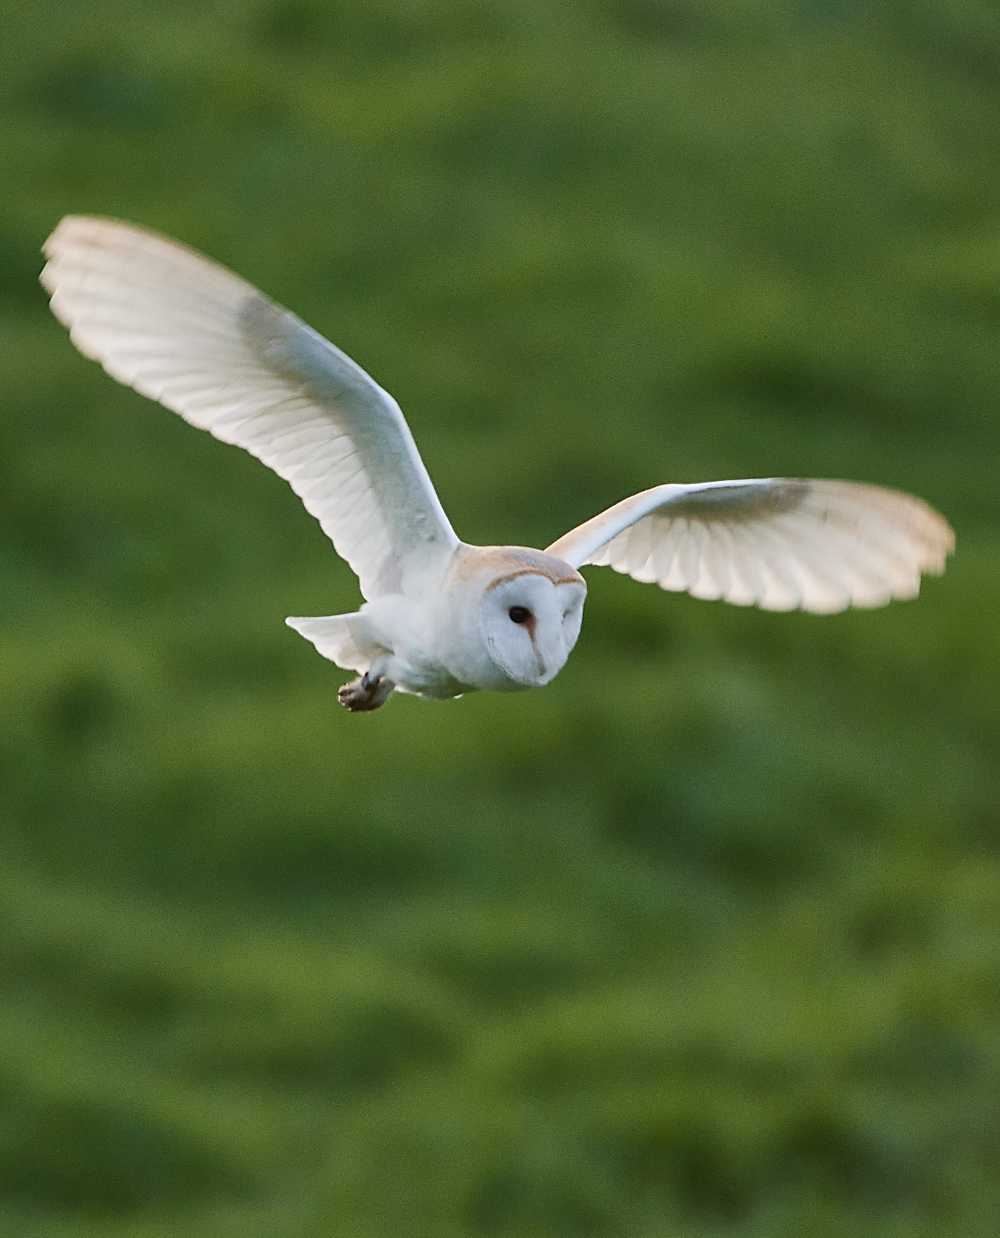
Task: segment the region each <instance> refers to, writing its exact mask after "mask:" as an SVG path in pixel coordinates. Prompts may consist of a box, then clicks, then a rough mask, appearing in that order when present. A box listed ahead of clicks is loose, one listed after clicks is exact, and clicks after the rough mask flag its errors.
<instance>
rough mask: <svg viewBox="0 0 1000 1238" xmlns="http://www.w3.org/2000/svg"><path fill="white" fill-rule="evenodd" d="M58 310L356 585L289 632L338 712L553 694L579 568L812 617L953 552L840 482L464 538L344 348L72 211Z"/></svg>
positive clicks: (758, 487) (86, 350)
mask: <svg viewBox="0 0 1000 1238" xmlns="http://www.w3.org/2000/svg"><path fill="white" fill-rule="evenodd" d="M45 254H46V256H47V258H48V262H47V264H46V266H45V268H44V270H43V271H42V274H41V280H42V283H43V285H44V286H45V288H46V289H47V290H48V291H49V292H50V293H51V294H52V296H51V305H52V311H53V313H54V314H55V315H56V317H57V318H58V319H59V320H60V321H61V322H63V323H65V324H66V326H67V327H69V331H70V337H71V339H72V340H73V342H74V344H76V346H77V348H79V350H80V351H81V352H82V353H83V354H84V355H85V356H87V357H92V358H93V359H94V360H96V361H99V362H100V363H101V364H102V365H103V366H104V368H105V369H106V370H107V372H108V373H109V374H110V375H111V376H112V377H114V378H116V379H118V380H119V381H120V382H123V383H126V384H128V385H129V386H131V387H134V388H135V389H136V391H140V392H142V394H143V395H148V396H150V397H152V398H153V399H155V400H159V401H160V403H161V404H164V405H166V407H167V408H170V409H173V410H174V411H175V412H177V413H180V415H181V416H182V417H183V418H184V419H185V420H186V421H189V422H191V424H192V425H195V426H198V427H200V428H201V429H205V430H209V431H211V433H212V434H214V435H215V436H216V438H219V439H222V440H223V441H225V442H227V443H235V444H237V445H238V446H240V447H244V448H246V450H247V451H250V452H252V453H253V454H254V455H255V456H257V457H258V458H259V459H261V460H263V462H264V463H265V464H267V465H269V466H270V467H271V468H272V469H274V471H275V472H276V473H278V474H279V476H281V477H283V478H285V480H286V481H288V482H289V484H290V485H291V486H292V489H293V490H294V491H295V492H296V494H298V495H299V497H300V498H301V499H302V501H303V503H304V504H305V507H306V509H307V510H308V511H309V512H310V513H311V514H312V515H314V516H315V517H316V519H317V520H318V521H319V522H320V525H321V527H322V528H323V531H324V532H325V533H326V534H327V536H328V537H329V538H330V540H331V541H332V542H333V545H334V547H335V549H336V550H337V552H338V554H340V555H341V556H342V557H343V558H344V559H346V560H347V562H348V563H349V564H350V566H351V567H352V569H353V570H354V571H355V573H356V574H357V576H358V579H359V581H360V584H361V591H362V593H363V595H364V597H365V599H366V602H365V604H364V605H363V606H362V607H361V609H360V610H359V611H356V612H354V613H353V614H349V615H331V616H326V617H322V618H314V619H289V620H288V623H289V624H290V625H291V626H292V627H293V628H295V629H296V630H297V631H299V632H301V633H302V635H303V636H305V637H306V638H307V639H308V640H310V641H312V643H313V644H314V645H315V646H316V648H317V649H318V650H319V652H320V653H321V654H323V656H324V657H327V658H329V659H330V660H331V661H334V662H336V663H337V664H338V665H340V666H343V667H346V668H348V669H351V670H356V671H359V672H361V674H360V677H359V678H358V679H356V680H354V681H353V682H352V683H349V684H345V685H344V687H343V688H341V690H340V694H339V699H340V702H341V704H343V705H345V706H346V707H347V708H348V709H351V710H370V709H376V708H378V706H380V705H382V704H383V703H384V702H385V701H386V700H387V699H388V697H389V696H390V694H391V693H392V692H393V690H396V689H398V690H400V691H404V692H412V693H416V694H417V695H419V696H425V697H437V698H442V697H453V696H459V695H461V694H462V693H463V692H468V691H471V690H472V689H474V688H492V689H495V690H499V691H516V690H518V689H522V688H532V687H537V686H539V685H541V684H545V683H548V682H549V680H551V679H552V678H553V677H554V676H555V675H556V674H557V673H558V672H559V671H560V670H561V669H562V667H563V665H564V664H565V662H566V659H567V657H568V656H569V653H570V651H571V650H572V648H573V646H574V644H575V643H576V638H577V636H578V634H579V631H580V621H581V618H582V613H583V603H584V599H585V597H586V583H585V581H584V579H583V577H582V576H581V575H580V573H579V571H577V569H578V568H580V567H582V566H584V565H585V564H588V563H589V564H608V565H610V566H611V567H613V568H614V569H615V570H616V571H619V572H625V573H627V574H628V575H630V576H633V577H634V578H635V579H636V580H642V581H650V582H652V581H655V582H656V583H658V584H659V585H660V586H661V587H662V588H664V589H670V590H674V591H682V592H688V593H691V594H693V595H694V596H695V597H700V598H721V599H723V600H724V601H727V602H732V603H734V604H736V605H739V606H753V605H756V606H760V607H763V608H764V609H767V610H794V609H802V610H807V611H812V612H814V613H817V614H828V613H832V612H834V611H838V610H844V609H845V608H847V607H849V606H856V607H872V606H882V605H884V604H885V603H887V602H889V601H890V600H891V599H892V598H910V597H914V596H915V595H916V594H917V592H918V590H919V588H920V576H921V573H923V572H935V573H940V572H941V571H943V569H944V563H945V559H946V557H947V555H948V554H949V553H950V552H951V550H952V549H953V546H954V538H953V535H952V532H951V529H950V528H949V527H948V525H947V523H946V522H945V521H944V520H943V519H942V518H941V517H940V516H939V515H938V514H937V513H936V512H935V511H933V509H931V508H930V507H928V506H927V504H926V503H923V502H922V501H921V500H920V499H916V498H913V497H912V496H910V495H907V494H901V493H899V492H898V491H894V490H884V489H881V488H880V487H878V486H870V485H861V484H858V483H855V482H844V481H807V480H802V479H790V478H764V479H753V480H745V481H721V482H703V483H697V484H693V485H681V484H672V485H664V486H656V487H654V488H653V489H651V490H645V491H643V492H642V493H641V494H636V495H633V496H632V497H631V498H628V499H624V500H623V501H622V502H621V503H617V504H615V506H614V507H611V508H609V509H608V510H607V511H606V512H602V513H601V514H600V515H599V516H595V517H594V518H593V519H592V520H588V521H586V522H585V523H584V524H582V525H580V526H579V527H578V528H576V529H573V530H572V531H571V532H569V533H567V534H565V535H564V536H563V537H561V538H559V539H558V541H556V542H553V543H552V545H551V546H549V547H548V549H547V550H546V551H539V550H531V549H528V548H524V547H516V546H493V547H481V546H469V545H467V544H465V543H463V542H460V541H459V539H458V538H457V537H456V535H455V533H454V530H453V529H452V527H451V524H450V523H449V521H448V517H447V516H446V515H445V513H444V509H443V508H442V506H441V503H440V501H439V500H438V497H437V495H436V494H435V492H434V487H433V486H432V484H431V480H430V477H429V476H428V474H427V470H426V469H425V468H424V464H423V461H422V460H421V459H420V455H419V453H418V451H417V448H416V444H415V443H414V441H413V436H412V435H411V434H410V430H409V427H408V426H407V424H406V422H405V420H404V419H403V415H402V413H401V412H400V410H399V405H398V404H397V403H396V401H395V400H394V399H393V398H392V396H390V395H389V394H388V393H387V392H385V391H383V390H382V388H381V387H379V386H378V384H377V383H375V382H374V381H373V380H372V379H371V378H369V377H368V375H367V374H366V373H365V372H364V370H362V369H361V368H360V366H357V365H355V363H354V362H353V361H352V360H351V359H350V358H349V357H347V356H345V355H344V353H342V352H341V351H340V350H339V349H337V348H335V347H334V346H333V345H332V344H330V343H329V342H328V341H327V340H325V339H324V338H323V337H322V336H321V335H319V334H318V333H317V332H315V331H313V330H312V328H310V327H308V326H306V324H305V323H304V322H302V321H301V319H299V318H297V317H296V316H295V315H294V314H292V313H290V312H289V311H288V310H286V309H283V308H282V307H281V306H280V305H277V304H275V302H273V301H271V300H269V299H268V298H267V297H265V296H264V295H263V293H261V292H259V291H258V290H257V289H256V288H254V287H253V286H252V285H251V284H248V283H246V281H244V280H242V279H240V278H239V276H237V275H234V274H233V273H232V272H231V271H228V270H226V269H225V268H224V267H221V266H219V265H218V264H216V263H214V262H211V261H210V260H209V259H207V258H204V257H202V256H201V255H200V254H198V253H195V252H194V251H193V250H191V249H188V248H186V247H185V246H183V245H180V244H178V243H177V242H176V241H172V240H169V239H168V238H166V237H162V236H158V235H156V234H154V233H151V232H147V231H146V230H145V229H142V228H137V227H135V226H133V225H131V224H126V223H119V222H117V221H115V220H110V219H97V218H89V217H82V216H68V217H67V218H65V219H64V220H63V221H62V222H61V223H60V224H59V226H58V227H57V228H56V230H55V232H53V234H52V235H51V236H50V237H49V239H48V241H47V242H46V244H45Z"/></svg>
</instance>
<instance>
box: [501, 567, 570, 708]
mask: <svg viewBox="0 0 1000 1238" xmlns="http://www.w3.org/2000/svg"><path fill="white" fill-rule="evenodd" d="M586 597H587V586H586V585H585V584H584V582H583V579H582V577H580V576H579V575H577V573H576V572H574V571H573V569H572V568H570V567H569V565H568V564H567V574H566V577H565V578H564V579H561V580H560V579H555V580H554V579H553V578H552V577H551V576H550V575H549V574H542V573H541V572H538V571H526V572H520V573H518V574H516V575H512V576H505V577H501V578H500V579H499V580H497V581H495V582H494V583H493V584H491V585H490V586H489V587H488V588H487V590H486V592H485V594H484V595H483V601H482V607H481V610H480V616H479V625H480V629H481V631H482V633H483V637H484V639H485V640H486V644H487V648H488V650H489V656H490V658H491V659H492V660H493V662H494V663H495V664H496V665H497V666H498V667H499V668H500V669H501V671H502V672H503V673H504V675H506V677H507V678H508V679H510V680H511V681H512V682H513V683H515V684H518V685H520V686H521V687H525V688H536V687H539V686H540V685H542V684H546V683H548V682H549V680H550V679H553V678H554V677H555V676H556V675H557V674H558V673H559V671H561V670H562V668H563V666H565V664H566V659H567V658H568V657H569V655H570V651H571V650H572V648H573V646H574V645H575V644H576V638H577V637H578V636H579V635H580V623H581V621H582V619H583V603H584V601H585V599H586Z"/></svg>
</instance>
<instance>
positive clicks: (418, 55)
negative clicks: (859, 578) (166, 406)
mask: <svg viewBox="0 0 1000 1238" xmlns="http://www.w3.org/2000/svg"><path fill="white" fill-rule="evenodd" d="M998 65H1000V21H998V18H997V14H996V11H995V9H994V8H993V7H992V6H990V5H986V4H983V3H979V2H977V0H940V2H939V3H935V4H931V3H922V2H921V0H895V2H890V0H883V2H882V3H873V4H861V3H857V2H856V0H782V2H780V3H774V2H773V0H768V3H764V2H763V0H739V3H733V2H732V0H726V2H725V3H723V2H722V0H475V2H472V3H470V2H468V0H466V2H464V3H462V4H459V3H457V0H405V2H400V0H397V2H396V3H394V4H391V5H390V4H388V3H384V2H382V0H358V2H357V3H355V4H353V5H350V6H348V5H346V4H341V3H334V2H332V0H257V2H255V3H252V4H245V5H235V4H229V3H226V2H224V0H210V2H209V3H206V4H202V5H200V6H197V7H196V6H193V5H191V4H188V3H185V2H183V0H182V2H180V3H175V4H172V5H169V6H157V7H152V8H151V7H149V6H141V5H138V4H135V3H132V2H131V0H98V2H95V3H88V4H86V5H84V4H80V3H79V2H78V0H56V2H54V3H51V4H48V5H46V6H45V7H44V9H39V8H38V7H37V6H28V5H26V4H11V5H9V6H8V7H7V10H6V11H5V17H4V38H3V40H0V108H2V109H3V115H4V123H3V125H2V126H0V166H2V167H3V169H4V172H5V183H6V184H7V185H8V186H10V187H13V192H8V194H7V195H6V196H5V198H4V200H3V202H2V203H0V357H2V362H0V365H2V373H3V389H4V393H5V395H4V416H3V418H2V419H0V529H2V534H0V581H2V589H3V600H4V606H3V612H2V613H3V615H4V616H5V618H4V621H3V624H2V627H0V666H2V669H3V674H2V676H0V693H2V695H3V709H2V710H0V777H2V785H3V788H4V794H3V797H2V800H0V822H2V832H0V1003H2V1005H0V1233H5V1234H6V1233H10V1234H12V1235H13V1234H17V1235H19V1236H21V1235H24V1236H25V1238H202V1236H205V1238H207V1236H208V1235H211V1236H212V1238H227V1235H237V1234H238V1235H240V1236H241V1238H242V1236H248V1238H254V1236H255V1235H259V1236H260V1238H285V1236H288V1238H293V1236H294V1238H319V1236H321V1235H322V1236H326V1235H340V1234H343V1235H344V1236H345V1238H347V1236H350V1238H382V1236H383V1235H388V1234H392V1235H397V1234H400V1233H405V1234H415V1235H424V1234H426V1235H428V1238H529V1236H530V1238H543V1236H544V1238H556V1236H558V1235H573V1236H574V1238H576V1236H580V1235H629V1236H630V1238H632V1236H635V1238H645V1236H647V1235H648V1236H649V1238H653V1236H654V1235H655V1236H656V1238H661V1236H665V1235H677V1236H678V1238H680V1236H681V1235H683V1236H684V1238H709V1236H712V1238H716V1236H718V1235H733V1236H734V1238H735V1236H739V1238H765V1236H766V1238H780V1236H784V1235H787V1236H788V1238H793V1236H794V1238H799V1236H800V1235H805V1234H808V1235H810V1238H812V1236H813V1235H816V1236H817V1238H842V1236H843V1238H846V1236H848V1235H850V1236H851V1238H857V1236H861V1238H866V1236H868V1235H871V1236H872V1238H932V1236H933V1238H938V1236H940V1238H954V1236H956V1235H966V1234H968V1235H970V1236H971V1235H980V1234H990V1233H993V1232H995V1231H996V1230H997V1228H998V1225H1000V1176H998V1171H997V1162H996V1153H995V1141H996V1139H995V1136H996V1129H997V1124H998V1120H1000V1090H998V1082H1000V1081H998V1073H1000V1043H998V1037H997V1031H996V1028H997V1025H998V1014H1000V1010H998V1004H1000V1001H998V994H1000V985H998V980H1000V976H998V970H1000V950H998V945H997V929H996V926H997V923H998V914H1000V906H998V899H1000V895H998V890H1000V882H998V876H1000V873H998V865H1000V853H998V847H997V837H998V834H997V826H998V812H997V803H998V793H1000V785H998V784H1000V775H998V769H1000V765H998V755H1000V754H998V741H997V735H998V733H1000V707H998V705H997V701H998V699H1000V692H998V689H1000V683H998V670H997V667H998V665H1000V659H998V656H997V655H998V653H1000V650H998V636H997V624H996V619H995V616H996V614H997V611H998V608H1000V586H998V583H997V573H996V570H995V569H996V563H997V561H998V554H1000V525H998V518H997V509H996V503H995V495H996V493H997V482H998V467H997V451H996V446H995V436H996V428H997V411H996V399H997V395H996V393H997V390H998V378H1000V361H998V356H1000V352H998V348H997V345H998V343H1000V317H998V316H1000V291H998V290H1000V284H998V278H1000V175H998V172H1000V167H998V164H1000V152H998V149H997V146H996V143H995V134H996V131H997V128H998V121H1000V86H998V82H1000V77H998V75H997V72H996V70H997V67H998ZM70 211H73V212H82V211H91V212H96V213H101V214H109V215H117V216H120V217H123V218H127V219H133V220H136V221H138V222H141V223H144V224H146V225H148V226H151V227H155V228H160V229H162V230H163V231H165V232H168V233H170V234H172V235H176V236H178V237H180V238H182V239H183V240H185V241H187V242H188V243H190V244H193V245H196V246H198V247H200V248H202V249H204V250H205V251H207V252H209V253H211V254H212V255H213V256H215V257H217V258H219V259H220V260H222V261H225V262H227V263H229V264H230V265H232V266H233V267H235V268H236V269H237V270H239V271H240V272H241V273H242V274H244V275H246V276H247V277H248V278H250V279H252V280H254V281H255V282H257V283H259V284H260V285H261V286H262V287H263V288H265V289H266V291H267V292H268V293H270V294H271V295H273V296H275V297H277V298H279V299H281V300H282V301H284V302H285V303H287V304H289V305H290V306H291V307H292V308H294V309H295V310H296V312H298V313H300V314H301V315H302V316H303V317H305V318H306V319H307V320H308V321H310V322H311V323H313V324H314V325H315V326H316V327H317V328H318V329H320V330H323V331H324V332H325V333H326V334H328V335H329V336H330V337H331V338H332V339H333V340H335V341H336V343H337V344H339V345H340V346H341V347H343V348H344V349H346V350H347V351H348V352H349V353H350V354H351V355H352V356H354V357H355V358H357V360H358V361H359V362H361V363H362V364H364V365H365V366H366V367H368V368H369V369H370V370H371V371H372V372H373V373H374V375H375V377H376V378H377V379H378V381H379V382H380V383H382V384H383V385H384V386H386V387H387V388H388V389H389V390H391V391H393V392H394V394H395V395H396V396H397V397H398V398H399V399H400V401H401V403H402V405H403V407H404V409H405V411H406V412H407V415H408V417H409V419H410V421H411V424H412V427H413V430H414V433H415V435H416V437H417V439H418V441H419V443H420V446H421V449H422V451H423V454H424V456H425V459H426V462H427V464H428V467H429V468H430V471H431V473H432V475H433V477H434V479H435V482H436V484H437V486H438V489H439V492H440V494H441V497H442V501H443V502H444V504H445V506H446V507H447V509H448V511H449V514H450V515H451V517H452V519H453V521H454V523H455V526H456V528H457V529H458V531H459V534H460V535H461V536H463V537H465V538H466V539H468V540H471V541H481V542H494V541H501V542H508V541H511V542H523V543H526V544H533V545H545V544H547V543H548V542H549V541H551V540H552V539H553V538H554V537H556V536H558V535H559V534H560V533H562V532H564V531H565V529H567V528H569V527H571V526H572V525H573V524H574V523H576V522H577V521H579V520H582V519H585V518H586V517H588V516H590V515H592V514H593V513H594V512H595V511H597V510H599V509H600V508H601V507H602V506H605V505H607V504H610V503H612V502H614V501H616V500H618V499H619V498H621V497H623V496H624V495H626V494H629V493H632V492H634V491H636V490H638V489H641V488H642V487H644V486H648V485H652V484H654V483H657V482H661V481H666V480H699V479H707V478H713V477H726V476H754V475H770V474H791V475H804V476H845V477H852V478H857V479H859V480H870V481H875V482H880V483H884V484H888V485H893V486H898V487H901V488H904V489H908V490H912V491H914V492H916V493H919V494H921V495H923V496H924V497H925V498H927V499H928V500H929V501H931V502H933V503H934V504H935V505H936V506H938V507H940V509H941V510H942V511H943V512H944V513H945V514H946V515H947V516H948V517H949V518H950V519H951V520H952V521H953V522H954V524H955V526H956V528H957V530H958V535H959V554H958V556H957V557H956V559H955V562H954V565H953V566H952V567H950V569H949V572H948V575H947V576H946V577H945V579H944V580H943V581H930V582H928V583H927V584H926V585H925V588H924V592H923V595H922V597H921V598H920V600H919V601H918V602H916V603H914V604H911V605H906V606H902V605H901V606H894V607H891V608H889V609H888V610H886V611H880V612H875V613H872V614H847V615H842V616H836V617H833V618H829V619H823V620H819V619H815V618H812V617H809V616H801V615H762V614H759V613H757V612H746V611H741V610H736V609H732V608H726V607H720V606H713V605H709V604H705V603H701V602H696V601H693V600H692V599H688V598H685V597H674V596H668V595H664V594H662V593H660V592H659V591H658V590H654V589H650V588H649V587H648V586H640V585H637V584H635V583H634V582H631V581H629V580H625V579H622V578H620V577H617V576H615V575H613V574H611V573H603V574H602V573H601V572H600V571H596V570H595V571H593V572H591V573H590V599H589V601H588V607H587V615H586V620H585V625H584V632H583V635H582V637H581V642H580V645H579V647H578V649H577V650H576V652H575V653H574V656H573V659H572V660H571V661H570V663H569V665H568V666H567V668H566V669H565V671H564V672H563V673H562V674H561V675H560V677H559V679H558V680H557V681H556V682H555V683H554V684H553V685H551V686H550V687H549V688H547V689H546V690H545V692H544V693H537V694H527V695H524V696H521V697H517V698H502V697H486V696H483V697H475V696H470V697H468V698H466V699H464V700H462V701H460V702H455V703H450V704H446V705H435V704H431V703H424V702H419V701H414V700H410V699H398V700H394V701H393V703H392V705H391V707H390V708H388V709H386V710H384V711H381V712H380V713H379V714H376V715H373V716H372V717H370V718H369V717H365V718H351V717H347V716H346V715H344V714H343V713H342V711H340V710H339V709H338V707H337V705H336V702H335V689H336V686H337V684H338V683H339V681H340V679H341V678H344V677H345V676H343V675H340V674H339V673H338V671H337V670H336V668H334V667H332V666H330V665H329V664H326V663H323V662H322V661H320V660H319V659H318V658H317V657H316V655H315V653H314V652H313V651H312V650H311V649H310V648H309V647H308V646H307V645H306V644H305V642H303V641H301V640H300V639H299V638H297V637H296V636H295V635H294V634H292V633H290V632H289V631H288V630H287V629H286V628H285V627H284V626H283V624H282V622H281V621H282V619H283V618H284V616H285V615H286V614H324V613H333V612H336V611H339V610H345V609H350V608H352V607H353V606H354V605H355V604H356V600H357V596H358V595H357V590H356V585H355V583H354V580H353V577H352V576H351V574H350V572H349V571H348V570H347V569H346V567H344V565H343V564H340V563H339V562H338V561H337V560H336V558H335V556H334V555H333V554H332V552H331V550H330V548H329V546H328V545H327V544H326V542H325V540H324V538H323V536H322V534H321V533H320V532H319V530H318V528H317V527H316V526H315V525H314V524H313V522H312V521H310V520H309V518H308V517H307V516H306V515H305V513H304V512H303V511H302V510H301V508H300V506H299V504H298V502H297V500H295V498H294V496H292V495H291V493H290V492H289V491H288V490H287V488H286V487H285V486H284V485H283V484H282V483H281V482H280V481H278V479H276V478H274V477H272V476H271V475H270V474H269V473H267V471H266V470H264V469H262V468H261V467H260V466H259V465H258V463H257V462H256V461H254V460H252V459H250V458H248V457H244V456H243V455H242V454H241V453H238V452H234V451H231V450H229V449H228V448H225V447H223V446H222V445H221V444H218V443H216V442H214V441H213V440H211V439H210V438H209V437H208V436H205V435H198V434H195V433H194V432H193V431H192V430H191V429H190V427H187V426H185V425H183V424H182V423H181V422H180V421H179V420H178V419H176V418H174V417H173V416H172V415H171V414H168V413H166V412H164V411H163V410H161V409H159V408H157V407H156V406H154V405H151V404H149V403H147V402H145V401H143V400H141V399H139V398H138V397H137V396H134V395H133V394H132V393H131V392H128V391H125V390H122V389H121V388H119V387H117V386H115V384H113V383H112V382H111V381H110V380H108V379H107V378H106V377H105V376H104V375H103V374H102V373H101V372H100V371H99V370H98V369H97V367H95V366H93V365H90V364H88V363H86V362H84V361H83V360H82V359H81V358H80V357H79V356H77V355H76V354H75V352H74V351H73V350H72V348H71V347H70V345H69V344H68V342H67V340H66V338H65V335H64V333H63V331H62V329H61V328H60V327H59V326H58V325H57V324H56V323H55V322H54V320H52V319H51V317H50V315H49V314H48V311H47V309H46V308H45V302H44V297H43V296H42V294H41V292H40V290H39V289H38V286H37V283H36V277H37V272H38V268H39V266H40V260H39V257H38V248H39V246H40V244H41V242H42V240H43V239H44V237H45V236H46V235H47V233H48V231H49V230H50V229H51V228H52V227H53V226H54V224H55V223H56V222H57V220H58V218H59V217H60V216H61V215H62V214H63V213H66V212H70Z"/></svg>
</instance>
